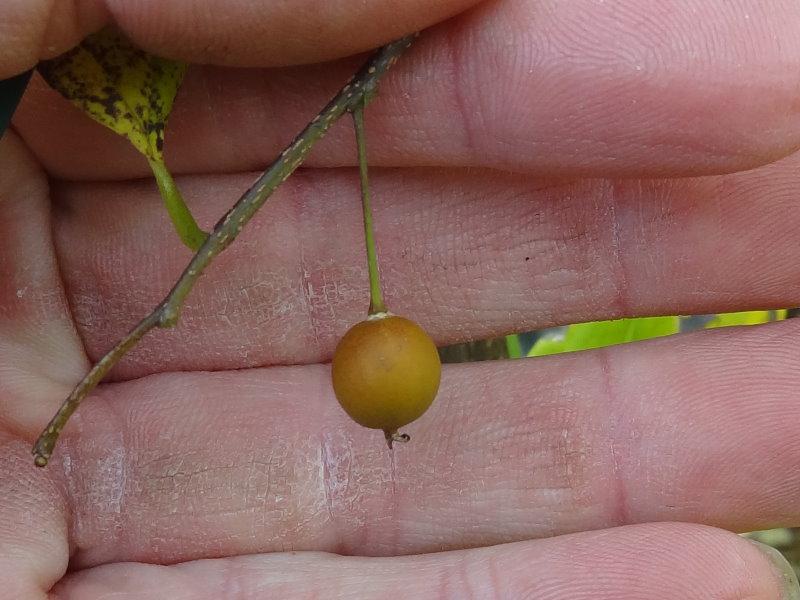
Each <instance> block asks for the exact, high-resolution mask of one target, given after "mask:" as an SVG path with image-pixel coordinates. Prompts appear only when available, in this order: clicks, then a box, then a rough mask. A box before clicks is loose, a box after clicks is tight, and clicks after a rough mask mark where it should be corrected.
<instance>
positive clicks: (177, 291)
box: [33, 34, 417, 467]
mask: <svg viewBox="0 0 800 600" xmlns="http://www.w3.org/2000/svg"><path fill="white" fill-rule="evenodd" d="M416 36H417V34H413V35H409V36H406V37H404V38H401V39H399V40H397V41H394V42H391V43H389V44H387V45H386V46H383V47H382V48H380V49H378V50H377V51H376V52H375V53H374V54H373V55H372V56H371V57H370V58H369V60H367V62H366V63H365V64H364V66H363V67H361V69H360V70H359V71H358V72H357V73H356V74H355V75H354V76H353V77H351V78H350V80H349V81H348V82H347V83H346V84H345V85H344V87H342V89H341V90H340V91H339V93H338V94H336V96H334V98H333V99H332V100H331V101H330V102H329V103H328V104H327V106H325V108H323V109H322V111H321V112H320V113H319V114H318V115H317V116H316V117H314V119H312V120H311V122H310V123H309V124H308V125H306V127H305V129H303V130H302V131H301V132H300V133H299V134H298V135H297V136H296V137H295V138H294V140H292V142H291V143H290V144H289V145H288V146H287V147H286V148H285V149H284V150H283V152H281V153H280V155H279V156H278V158H277V159H275V161H274V162H273V163H272V164H271V165H270V166H269V167H268V168H267V170H266V171H264V173H263V174H262V175H261V176H260V177H259V178H258V179H257V180H256V181H255V183H254V184H253V185H252V186H251V187H250V188H249V189H248V190H247V191H246V192H245V193H244V194H243V195H242V196H241V198H240V199H239V201H238V202H237V203H236V204H235V205H234V206H233V207H232V208H231V209H230V210H229V211H228V212H227V213H226V214H225V216H224V217H223V218H222V219H220V220H219V221H218V222H217V224H216V225H215V226H214V229H213V230H212V232H211V233H210V234H209V236H208V237H207V238H206V240H205V241H204V242H203V244H202V245H201V246H200V248H199V249H198V250H197V252H196V253H195V255H194V257H192V259H191V261H189V264H188V265H187V266H186V268H185V269H184V271H183V273H182V274H181V276H180V277H179V278H178V280H177V281H176V282H175V285H174V286H173V287H172V289H171V290H170V292H169V294H167V296H166V297H165V298H164V300H162V301H161V303H160V304H159V305H158V306H157V307H156V308H155V309H153V311H152V312H151V313H150V314H149V315H147V316H146V317H145V318H144V319H142V320H141V321H140V322H139V323H138V324H137V325H136V327H134V328H133V329H132V330H131V332H130V333H129V334H128V335H127V336H125V337H124V338H123V339H122V340H121V341H120V342H119V343H118V344H117V345H116V346H114V348H113V349H112V350H111V351H110V352H108V354H106V355H105V356H104V357H103V358H101V359H100V360H99V361H98V362H97V363H96V364H95V365H94V366H93V367H92V368H91V370H90V371H89V372H88V373H87V374H86V375H85V376H84V378H83V379H82V380H81V381H80V382H79V383H78V385H77V386H75V388H74V389H73V390H72V392H71V393H70V395H69V396H68V397H67V399H66V400H65V401H64V402H63V403H62V405H61V407H60V408H59V409H58V412H56V414H55V415H54V416H53V418H52V419H51V420H50V422H49V423H48V425H47V427H45V429H44V431H43V432H42V433H41V434H40V435H39V438H38V439H37V440H36V442H35V443H34V446H33V455H34V463H35V464H36V465H37V466H39V467H44V466H45V465H47V462H48V460H49V459H50V456H51V455H52V453H53V449H54V447H55V444H56V442H57V440H58V436H59V435H60V433H61V431H62V429H63V428H64V426H65V425H66V424H67V421H69V418H70V416H72V414H73V413H74V412H75V410H77V408H78V406H79V405H80V403H81V402H82V401H83V399H84V398H86V396H88V395H89V393H90V392H91V391H92V390H93V389H94V388H95V387H96V386H97V384H98V383H100V381H101V380H102V379H103V377H105V375H106V374H107V373H108V372H109V371H110V370H111V369H112V368H113V367H114V365H116V364H117V363H118V362H119V361H120V360H121V359H122V357H123V356H125V354H127V352H128V351H129V350H131V348H133V347H135V346H136V345H137V344H138V343H139V341H140V340H141V339H142V337H144V336H145V335H146V334H147V333H148V332H149V331H151V330H152V329H153V328H155V327H173V326H174V325H176V324H177V322H178V318H179V316H180V308H181V306H182V305H183V302H184V300H185V299H186V296H187V295H188V294H189V292H190V291H191V290H192V288H193V287H194V284H195V283H196V282H197V279H198V278H199V277H200V275H201V274H202V273H203V271H204V270H205V268H206V267H208V265H209V264H210V263H211V261H212V260H213V259H214V258H215V257H216V256H217V255H218V254H219V253H220V252H222V251H223V250H225V248H227V247H228V246H229V245H230V244H231V243H232V242H233V240H234V239H235V238H236V236H238V235H239V233H240V232H241V230H242V228H243V227H244V226H245V225H246V224H247V223H248V221H250V219H251V218H252V217H253V215H255V213H256V211H258V209H259V208H261V206H262V205H263V204H264V202H266V200H267V199H268V198H269V197H270V196H271V195H272V193H273V192H274V191H275V189H276V188H277V187H278V186H279V185H280V184H281V183H283V182H284V181H285V180H286V179H287V178H288V177H289V176H290V175H291V174H292V173H293V172H294V170H295V169H296V168H297V167H298V166H299V165H300V164H301V163H302V162H303V160H305V158H306V155H307V154H308V151H309V150H310V149H311V148H312V146H313V145H314V144H315V143H316V142H317V141H319V140H320V139H321V138H322V137H323V136H324V135H325V133H327V131H328V129H330V127H331V125H333V123H335V122H336V121H337V120H338V119H339V118H341V117H342V116H343V115H344V114H345V113H346V112H352V111H353V109H355V108H356V107H358V106H359V105H360V104H361V103H362V102H363V100H364V98H365V97H368V96H369V95H370V94H372V93H373V92H374V90H375V88H376V86H377V84H378V81H379V80H380V79H381V78H382V77H383V76H384V75H385V74H386V72H387V71H388V70H389V69H390V68H391V67H392V65H394V63H395V62H396V61H397V59H398V58H399V56H400V55H401V54H402V53H403V52H404V51H405V50H406V49H407V48H408V47H409V46H410V45H411V44H412V42H413V41H414V39H415V38H416Z"/></svg>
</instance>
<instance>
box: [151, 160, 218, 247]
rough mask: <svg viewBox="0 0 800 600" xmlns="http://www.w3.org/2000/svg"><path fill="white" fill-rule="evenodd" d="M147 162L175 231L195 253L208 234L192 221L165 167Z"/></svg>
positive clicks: (154, 162)
mask: <svg viewBox="0 0 800 600" xmlns="http://www.w3.org/2000/svg"><path fill="white" fill-rule="evenodd" d="M147 161H148V162H149V163H150V168H151V169H153V175H155V178H156V183H158V191H159V192H161V198H162V199H163V200H164V205H165V206H166V207H167V212H168V213H169V218H170V219H172V224H173V225H174V226H175V231H176V232H177V233H178V236H179V237H180V238H181V241H182V242H183V243H184V244H185V245H186V246H188V247H189V249H190V250H191V251H192V252H197V250H198V249H199V248H200V246H201V245H202V244H203V242H205V241H206V238H207V237H208V234H207V233H206V232H205V231H203V230H202V229H200V227H198V225H197V221H195V220H194V217H193V216H192V213H191V212H190V211H189V207H188V206H186V203H185V202H184V201H183V196H181V192H180V190H179V189H178V186H177V185H175V180H174V179H172V175H171V174H170V172H169V171H168V170H167V166H166V165H165V164H164V163H163V162H162V161H160V160H156V159H152V158H148V159H147Z"/></svg>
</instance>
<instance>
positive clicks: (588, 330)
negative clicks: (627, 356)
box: [528, 317, 680, 356]
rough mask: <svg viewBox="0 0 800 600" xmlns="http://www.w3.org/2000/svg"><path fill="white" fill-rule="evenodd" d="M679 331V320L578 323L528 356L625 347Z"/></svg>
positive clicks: (546, 338) (559, 331)
mask: <svg viewBox="0 0 800 600" xmlns="http://www.w3.org/2000/svg"><path fill="white" fill-rule="evenodd" d="M679 329H680V320H679V318H678V317H645V318H641V319H618V320H615V321H594V322H590V323H578V324H576V325H569V326H567V327H566V328H563V329H556V330H553V331H552V332H548V333H546V334H545V335H544V336H543V337H541V338H540V339H539V340H538V341H537V342H536V344H534V346H533V348H531V350H530V352H528V356H546V355H548V354H559V353H561V352H576V351H578V350H589V349H591V348H601V347H603V346H612V345H614V344H624V343H627V342H634V341H636V340H645V339H648V338H654V337H662V336H665V335H671V334H673V333H677V332H678V331H679Z"/></svg>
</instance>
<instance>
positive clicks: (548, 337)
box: [509, 310, 786, 357]
mask: <svg viewBox="0 0 800 600" xmlns="http://www.w3.org/2000/svg"><path fill="white" fill-rule="evenodd" d="M784 318H786V311H785V310H779V311H769V310H760V311H746V312H737V313H724V314H718V315H714V316H713V318H711V319H710V321H709V322H708V323H706V324H705V325H704V326H703V327H704V328H706V329H711V328H716V327H730V326H733V325H757V324H759V323H766V322H769V321H775V320H780V319H784ZM681 323H682V317H677V316H675V317H643V318H639V319H618V320H614V321H594V322H589V323H578V324H575V325H567V326H566V327H559V328H554V329H552V330H548V331H547V332H545V333H544V335H543V336H542V337H541V338H539V340H537V342H536V343H535V344H534V346H533V348H531V350H530V352H528V356H546V355H549V354H559V353H562V352H576V351H579V350H589V349H592V348H602V347H604V346H613V345H615V344H625V343H627V342H635V341H637V340H646V339H650V338H657V337H662V336H666V335H672V334H673V333H678V332H679V331H681ZM509 348H510V346H509ZM509 354H510V353H509ZM512 357H513V356H512Z"/></svg>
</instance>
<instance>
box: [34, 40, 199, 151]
mask: <svg viewBox="0 0 800 600" xmlns="http://www.w3.org/2000/svg"><path fill="white" fill-rule="evenodd" d="M38 69H39V72H40V73H41V74H42V77H44V79H45V81H47V83H48V84H49V85H50V86H51V87H53V88H54V89H56V90H58V91H59V92H60V93H61V94H62V95H63V96H64V97H66V98H67V99H69V100H70V101H72V103H73V104H75V105H77V106H78V107H79V108H81V109H82V110H84V111H85V112H86V113H87V114H88V115H89V116H91V117H92V118H93V119H94V120H95V121H98V122H100V123H102V124H103V125H105V126H106V127H108V128H109V129H113V130H114V131H116V132H117V133H118V134H120V135H124V136H125V137H127V138H128V139H129V140H130V141H131V143H132V144H133V145H134V146H135V147H136V149H137V150H139V152H141V153H142V154H144V155H145V156H147V157H148V158H150V159H152V160H157V161H161V160H162V148H163V145H164V127H165V125H166V121H167V117H168V116H169V113H170V111H171V110H172V103H173V100H174V99H175V94H176V93H177V91H178V87H179V86H180V83H181V80H182V79H183V74H184V72H185V71H186V65H185V64H184V63H180V62H176V61H172V60H167V59H165V58H159V57H157V56H153V55H151V54H147V53H146V52H144V51H142V50H139V49H138V48H136V47H134V46H133V45H132V44H131V43H130V42H129V41H128V40H127V39H125V38H124V37H123V36H122V35H121V34H120V33H119V32H118V31H116V30H115V29H111V28H107V29H103V30H102V31H99V32H98V33H95V34H93V35H91V36H89V37H88V38H86V39H85V40H84V41H83V42H81V44H80V45H79V46H77V47H76V48H74V49H72V50H70V51H69V52H67V53H66V54H62V55H61V56H58V57H56V58H54V59H52V60H48V61H44V62H41V63H39V66H38Z"/></svg>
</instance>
